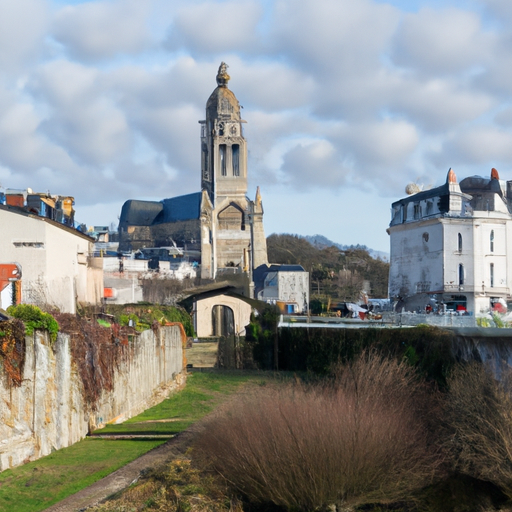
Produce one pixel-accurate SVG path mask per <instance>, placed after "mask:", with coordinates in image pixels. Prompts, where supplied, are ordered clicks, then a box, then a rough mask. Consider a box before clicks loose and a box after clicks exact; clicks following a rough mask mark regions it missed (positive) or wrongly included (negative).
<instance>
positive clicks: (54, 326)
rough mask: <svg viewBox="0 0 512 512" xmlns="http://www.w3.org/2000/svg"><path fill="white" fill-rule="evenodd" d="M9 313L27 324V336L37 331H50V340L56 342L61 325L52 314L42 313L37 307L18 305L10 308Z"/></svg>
mask: <svg viewBox="0 0 512 512" xmlns="http://www.w3.org/2000/svg"><path fill="white" fill-rule="evenodd" d="M7 313H9V315H11V316H13V317H14V318H19V319H20V320H21V321H22V322H23V323H24V324H25V334H27V335H28V336H31V335H32V334H34V331H35V330H38V329H39V330H43V331H48V333H49V334H50V340H51V341H52V342H54V341H55V340H56V339H57V334H58V332H59V324H58V323H57V320H55V318H53V316H52V315H50V313H45V312H44V311H41V310H40V309H39V308H38V307H37V306H32V305H31V304H18V305H17V306H9V307H8V308H7Z"/></svg>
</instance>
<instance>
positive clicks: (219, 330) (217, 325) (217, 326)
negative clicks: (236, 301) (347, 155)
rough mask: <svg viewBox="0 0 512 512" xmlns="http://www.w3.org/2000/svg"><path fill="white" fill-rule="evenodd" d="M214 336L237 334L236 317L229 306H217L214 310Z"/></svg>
mask: <svg viewBox="0 0 512 512" xmlns="http://www.w3.org/2000/svg"><path fill="white" fill-rule="evenodd" d="M212 327H213V333H212V334H213V336H224V337H228V336H232V335H233V334H234V333H235V317H234V314H233V310H232V309H231V308H230V307H228V306H222V305H216V306H213V308H212Z"/></svg>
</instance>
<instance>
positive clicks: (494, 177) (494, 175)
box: [491, 167, 500, 180]
mask: <svg viewBox="0 0 512 512" xmlns="http://www.w3.org/2000/svg"><path fill="white" fill-rule="evenodd" d="M499 179H500V175H499V174H498V171H497V170H496V169H495V168H494V167H493V168H492V169H491V180H499Z"/></svg>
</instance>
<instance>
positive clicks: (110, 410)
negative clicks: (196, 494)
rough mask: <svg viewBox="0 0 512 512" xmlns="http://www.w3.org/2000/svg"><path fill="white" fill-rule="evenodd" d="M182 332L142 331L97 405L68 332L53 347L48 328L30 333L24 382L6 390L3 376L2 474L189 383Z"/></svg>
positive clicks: (0, 415) (172, 328)
mask: <svg viewBox="0 0 512 512" xmlns="http://www.w3.org/2000/svg"><path fill="white" fill-rule="evenodd" d="M183 336H184V332H183V330H182V329H181V326H179V325H174V326H169V327H162V328H161V329H159V330H158V332H157V333H156V334H155V333H154V332H153V331H151V330H148V331H145V332H143V333H142V334H141V335H140V336H138V337H137V338H136V339H135V340H134V341H133V342H131V343H130V347H129V355H128V357H126V358H124V359H123V361H122V362H121V363H120V364H119V365H118V367H117V368H116V369H115V374H114V379H113V381H114V386H113V389H112V391H103V392H102V394H101V396H100V398H99V400H98V401H97V403H96V404H87V403H84V399H83V392H82V391H83V385H82V381H81V379H80V375H79V372H78V370H77V364H80V362H76V361H73V360H72V358H71V354H70V346H69V345H70V340H69V336H67V335H65V334H59V336H58V338H57V341H56V342H55V344H54V346H53V347H51V346H50V343H49V338H48V336H47V334H46V333H43V332H36V334H35V336H34V337H32V336H31V337H27V339H26V357H25V367H24V371H23V382H22V385H21V386H20V387H8V386H7V385H6V384H5V379H4V378H2V379H0V471H3V470H5V469H8V468H11V467H14V466H18V465H20V464H23V463H24V462H28V461H31V460H36V459H38V458H40V457H43V456H45V455H48V454H49V453H51V452H52V451H54V450H58V449H60V448H64V447H66V446H70V445H72V444H73V443H76V442H77V441H80V440H81V439H83V438H84V437H85V436H86V435H87V433H88V432H90V431H91V430H94V429H95V428H98V427H99V426H101V425H102V424H105V423H108V422H113V421H116V422H120V421H123V420H125V419H128V418H130V417H132V416H135V415H137V414H139V413H140V412H142V411H144V410H145V409H147V408H148V407H151V406H153V405H155V404H157V403H159V402H161V401H162V400H163V399H164V398H165V397H166V396H167V395H168V394H169V392H170V391H171V390H172V389H173V388H177V387H179V386H180V385H182V384H183V383H184V378H185V377H184V373H183V369H184V364H183V363H184V358H183V346H184V343H183V341H184V340H183ZM1 373H2V372H1V370H0V375H1Z"/></svg>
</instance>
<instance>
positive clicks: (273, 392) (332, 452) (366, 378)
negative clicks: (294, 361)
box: [194, 353, 436, 511]
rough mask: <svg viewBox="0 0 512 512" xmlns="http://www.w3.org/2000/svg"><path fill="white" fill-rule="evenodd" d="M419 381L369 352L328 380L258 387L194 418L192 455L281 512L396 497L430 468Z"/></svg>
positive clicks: (402, 367)
mask: <svg viewBox="0 0 512 512" xmlns="http://www.w3.org/2000/svg"><path fill="white" fill-rule="evenodd" d="M422 401H423V392H422V389H421V386H420V385H419V384H418V383H417V380H416V379H415V377H414V375H413V374H412V373H411V371H410V369H409V368H408V367H407V366H406V365H405V364H403V363H397V362H395V361H390V360H385V359H382V358H380V357H379V356H377V355H376V354H375V353H372V354H370V355H364V356H362V357H361V358H360V359H359V360H357V361H356V362H354V363H353V364H352V365H350V366H346V367H339V368H337V369H336V378H335V379H334V382H333V383H331V384H329V385H323V386H320V385H316V386H314V387H310V388H307V387H305V386H304V385H299V384H295V385H293V386H292V385H288V386H285V387H282V388H274V387H271V388H261V389H258V390H256V391H252V392H251V393H249V394H244V395H240V396H238V397H237V398H236V399H235V400H234V401H232V402H231V403H230V404H229V405H228V406H227V408H226V409H224V410H222V411H220V412H218V413H217V414H215V415H214V416H212V417H210V418H208V419H207V420H206V421H204V422H203V424H202V425H201V429H200V430H199V431H198V433H197V434H196V440H195V443H194V446H195V449H194V454H195V457H196V458H198V459H201V460H202V461H203V462H207V463H209V464H210V465H211V466H212V467H213V468H214V469H215V470H216V471H217V472H218V473H220V474H221V475H222V476H223V477H224V478H225V479H226V480H227V481H229V482H230V483H231V484H232V485H233V486H234V487H235V488H236V489H237V490H238V491H240V492H241V493H243V494H244V495H245V496H246V497H247V498H249V499H250V500H253V501H258V502H273V503H275V504H277V505H280V506H282V507H285V508H286V509H288V510H303V511H311V510H317V509H320V508H324V507H327V506H332V505H336V506H344V507H347V506H351V505H355V504H357V503H361V502H372V501H373V502H375V501H381V500H389V499H397V498H400V497H404V496H406V495H407V493H408V492H409V491H410V490H412V489H415V488H417V487H418V486H421V485H423V484H424V483H425V482H427V481H428V480H429V479H430V478H431V477H432V475H433V473H434V468H435V465H436V458H435V456H434V455H432V452H430V451H429V447H428V443H427V438H428V436H427V429H426V427H425V424H424V423H423V422H422V421H421V418H419V417H418V414H417V412H418V406H419V404H420V403H421V402H422Z"/></svg>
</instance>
